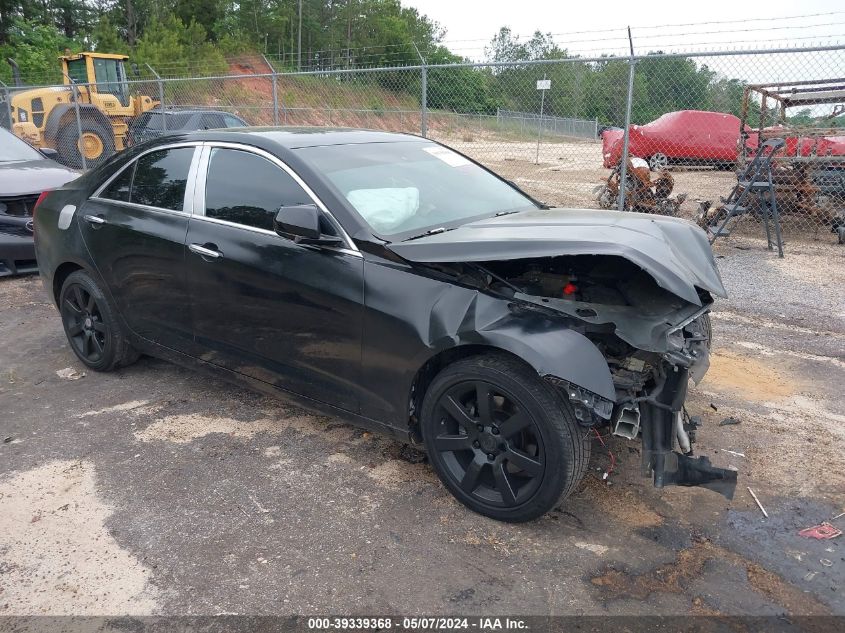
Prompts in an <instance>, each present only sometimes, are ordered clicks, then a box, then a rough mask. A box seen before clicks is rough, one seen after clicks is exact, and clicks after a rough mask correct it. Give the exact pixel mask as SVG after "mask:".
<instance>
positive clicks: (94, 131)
mask: <svg viewBox="0 0 845 633" xmlns="http://www.w3.org/2000/svg"><path fill="white" fill-rule="evenodd" d="M81 128H82V136H83V137H85V136H86V135H93V136H95V137H96V138H97V139H99V143H100V144H101V145H102V152H101V153H100V154H99V155H98V156H96V157H93V158H91V157H87V158H86V161H85V162H86V165H87V167H88V169H91V168H92V167H96V166H98V165H100V164H101V163H103V162H105V160H106V159H107V158H108V157H109V156H111V155H112V154H114V131H113V130H112V129H111V127H108V126H105V125H103V124H102V123H99V122H97V121H93V120H91V119H83V120H82V124H81ZM93 136H92V138H93ZM79 145H80V143H79V130H78V129H77V127H76V120H75V119H70V120H68V121H66V122H64V123H63V124H62V127H61V128H60V129H59V133H58V134H57V136H56V151H57V152H58V153H59V159H60V161H61V162H62V163H64V164H65V165H68V166H69V167H73V168H75V169H81V168H82V153H81V152H80V149H79Z"/></svg>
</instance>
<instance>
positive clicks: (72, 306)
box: [65, 298, 82, 314]
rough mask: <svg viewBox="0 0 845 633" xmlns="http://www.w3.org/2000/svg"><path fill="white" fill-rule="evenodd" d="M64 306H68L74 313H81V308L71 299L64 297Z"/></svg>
mask: <svg viewBox="0 0 845 633" xmlns="http://www.w3.org/2000/svg"><path fill="white" fill-rule="evenodd" d="M65 306H66V307H68V308H70V309H71V310H72V311H73V312H75V313H76V314H82V308H80V307H78V306H77V305H76V304H74V302H73V301H71V300H70V298H68V299H65Z"/></svg>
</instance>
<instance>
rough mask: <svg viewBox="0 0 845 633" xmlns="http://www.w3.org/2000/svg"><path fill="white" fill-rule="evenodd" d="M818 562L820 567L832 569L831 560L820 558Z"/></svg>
mask: <svg viewBox="0 0 845 633" xmlns="http://www.w3.org/2000/svg"><path fill="white" fill-rule="evenodd" d="M819 562H820V563H821V564H822V565H824V566H825V567H833V561H832V560H828V559H826V558H822V559H821V560H820V561H819Z"/></svg>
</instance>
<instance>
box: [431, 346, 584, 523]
mask: <svg viewBox="0 0 845 633" xmlns="http://www.w3.org/2000/svg"><path fill="white" fill-rule="evenodd" d="M420 422H421V430H422V434H423V439H424V441H425V445H426V450H427V452H428V455H429V461H430V462H431V464H432V466H433V467H434V469H435V470H436V471H437V474H438V476H439V477H440V480H441V481H442V482H443V484H444V485H445V486H446V487H447V488H448V489H449V491H450V492H452V494H454V495H455V497H456V498H457V499H458V500H459V501H461V502H462V503H463V504H464V505H466V506H467V507H469V508H471V509H472V510H475V511H476V512H479V513H481V514H484V515H486V516H489V517H492V518H495V519H500V520H503V521H514V522H518V521H528V520H531V519H534V518H536V517H538V516H540V515H541V514H543V513H545V512H546V511H548V510H549V509H551V508H552V507H553V506H554V505H555V504H556V503H557V502H558V500H559V499H560V498H561V496H562V495H566V494H569V493H570V492H571V491H572V489H573V488H574V487H575V485H576V484H577V483H578V482H579V481H580V479H581V477H582V476H583V474H584V470H585V469H586V466H587V461H588V460H589V448H590V444H589V440H587V439H586V433H585V432H583V429H581V428H580V427H578V424H577V421H576V420H575V417H574V415H573V414H572V412H571V409H570V407H569V403H568V402H567V401H565V400H564V399H563V398H561V397H560V395H559V394H557V392H556V391H555V388H554V387H553V386H551V385H550V384H548V383H547V382H546V381H544V380H542V379H541V378H540V377H539V376H538V375H537V373H536V372H535V371H534V370H533V369H531V368H530V367H528V366H527V365H525V364H524V363H522V362H521V361H519V360H517V359H513V358H509V357H507V356H502V355H497V354H491V355H483V356H476V357H471V358H467V359H465V360H462V361H458V362H456V363H454V364H452V365H450V366H448V367H447V368H445V369H444V370H443V371H441V372H440V373H439V374H438V375H437V376H436V377H435V379H434V380H433V381H432V383H431V385H430V386H429V388H428V390H427V391H426V394H425V397H424V400H423V406H422V409H421V416H420Z"/></svg>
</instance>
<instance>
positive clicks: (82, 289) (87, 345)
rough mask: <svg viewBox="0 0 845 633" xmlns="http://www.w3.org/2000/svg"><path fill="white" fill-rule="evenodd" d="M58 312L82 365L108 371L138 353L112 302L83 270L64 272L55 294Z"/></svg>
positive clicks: (123, 365) (130, 361)
mask: <svg viewBox="0 0 845 633" xmlns="http://www.w3.org/2000/svg"><path fill="white" fill-rule="evenodd" d="M59 312H60V313H61V315H62V325H63V326H64V330H65V335H66V336H67V338H68V343H69V344H70V348H71V349H72V350H73V352H74V354H76V356H77V358H79V360H81V361H82V362H83V363H84V364H85V366H86V367H88V368H90V369H93V370H94V371H112V370H113V369H117V368H118V367H125V366H126V365H131V364H132V363H134V362H135V361H136V360H138V357H139V356H140V354H138V352H137V351H136V350H135V349H134V348H133V347H132V346H131V345H130V344H129V341H128V340H127V338H126V333H125V332H124V330H123V327H122V325H121V323H120V320H119V319H118V316H117V312H116V310H115V309H114V306H112V304H111V303H110V302H109V300H108V298H107V297H106V296H105V295H104V294H103V292H102V290H100V288H99V286H97V283H96V282H95V281H94V280H93V279H92V278H91V276H90V275H89V274H88V273H86V272H85V271H82V270H77V271H76V272H73V273H71V274H70V275H68V278H67V279H66V280H65V282H64V284H63V285H62V290H61V292H60V294H59Z"/></svg>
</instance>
